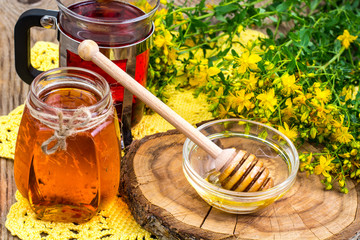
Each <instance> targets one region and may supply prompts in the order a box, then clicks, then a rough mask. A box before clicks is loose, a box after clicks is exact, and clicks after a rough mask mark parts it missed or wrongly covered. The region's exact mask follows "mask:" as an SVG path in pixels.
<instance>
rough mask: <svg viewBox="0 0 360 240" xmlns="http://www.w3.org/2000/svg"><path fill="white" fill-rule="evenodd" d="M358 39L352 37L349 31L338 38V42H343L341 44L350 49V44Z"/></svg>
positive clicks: (345, 31)
mask: <svg viewBox="0 0 360 240" xmlns="http://www.w3.org/2000/svg"><path fill="white" fill-rule="evenodd" d="M356 39H357V36H352V35H350V33H349V31H348V30H346V29H345V30H344V33H343V34H342V35H340V36H338V37H337V40H340V41H341V44H342V45H343V46H344V47H345V48H349V46H350V43H352V42H353V41H355V40H356Z"/></svg>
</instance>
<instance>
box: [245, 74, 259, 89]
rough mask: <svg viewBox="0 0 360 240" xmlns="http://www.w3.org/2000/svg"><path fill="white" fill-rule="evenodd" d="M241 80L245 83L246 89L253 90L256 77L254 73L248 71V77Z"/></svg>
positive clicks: (256, 80)
mask: <svg viewBox="0 0 360 240" xmlns="http://www.w3.org/2000/svg"><path fill="white" fill-rule="evenodd" d="M241 81H242V82H244V83H245V84H246V89H247V90H255V88H256V83H257V82H258V78H257V77H255V73H250V76H249V79H246V78H243V79H241Z"/></svg>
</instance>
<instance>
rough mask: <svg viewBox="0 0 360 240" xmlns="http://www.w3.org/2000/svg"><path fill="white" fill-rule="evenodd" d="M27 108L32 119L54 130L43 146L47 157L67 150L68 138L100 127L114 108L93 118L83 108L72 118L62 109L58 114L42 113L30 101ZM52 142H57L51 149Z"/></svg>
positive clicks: (27, 102) (75, 112)
mask: <svg viewBox="0 0 360 240" xmlns="http://www.w3.org/2000/svg"><path fill="white" fill-rule="evenodd" d="M111 105H112V104H111ZM26 107H27V108H28V109H29V111H30V114H31V115H32V117H34V118H36V119H37V120H39V121H40V122H41V123H42V124H44V125H46V126H47V127H49V128H51V129H53V130H54V134H53V135H52V136H51V137H50V138H48V139H47V140H46V141H44V142H43V143H42V144H41V150H42V151H43V152H44V153H45V154H46V155H50V154H53V153H55V152H56V151H57V150H58V149H60V150H66V149H67V143H66V139H67V137H69V136H71V135H73V134H75V133H78V132H83V131H86V130H89V129H91V128H94V127H95V126H98V125H100V124H101V123H103V122H104V121H105V120H106V119H107V118H108V117H109V116H110V115H111V114H112V113H113V111H111V109H112V108H110V109H105V110H106V112H105V113H103V114H99V115H98V116H95V117H92V114H91V112H90V110H89V108H87V107H82V108H79V109H76V110H75V111H74V113H73V114H72V115H71V116H66V115H65V114H64V112H63V111H62V110H61V109H58V110H56V114H49V113H44V112H40V111H38V110H36V109H35V108H34V107H33V106H32V105H31V104H30V103H29V101H26ZM51 142H55V145H54V146H53V147H52V148H50V149H49V145H50V143H51Z"/></svg>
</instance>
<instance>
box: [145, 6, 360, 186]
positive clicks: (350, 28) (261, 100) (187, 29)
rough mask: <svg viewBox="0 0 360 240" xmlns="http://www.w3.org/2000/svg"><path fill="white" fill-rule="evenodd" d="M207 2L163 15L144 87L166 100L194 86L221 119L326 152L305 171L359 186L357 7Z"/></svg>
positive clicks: (307, 158)
mask: <svg viewBox="0 0 360 240" xmlns="http://www.w3.org/2000/svg"><path fill="white" fill-rule="evenodd" d="M162 2H163V3H164V1H162ZM207 2H208V1H204V0H203V1H201V2H200V3H198V4H196V5H194V4H193V6H191V4H189V3H188V2H187V1H186V2H185V3H184V5H182V6H179V5H176V4H174V2H171V1H169V2H167V3H165V4H166V5H165V7H164V8H163V9H161V10H160V11H158V13H157V16H156V19H155V26H156V28H155V29H156V30H155V36H154V47H153V49H152V53H151V57H150V68H149V80H148V86H147V87H148V88H149V89H150V91H152V92H153V93H154V94H155V95H157V96H158V97H159V98H161V99H162V100H164V101H166V97H167V96H166V93H165V92H164V87H165V86H166V85H167V84H169V83H172V84H176V86H177V88H178V89H181V88H193V89H196V91H195V97H196V95H197V94H199V93H205V94H206V96H207V101H208V103H209V106H210V109H209V111H211V112H212V114H213V116H214V117H215V118H228V117H239V118H247V119H251V120H255V121H260V122H262V123H266V124H268V125H271V126H273V127H275V128H277V129H278V130H279V131H281V132H282V133H284V134H285V135H286V136H288V137H289V138H290V139H291V140H292V141H293V142H294V143H295V144H296V145H297V146H298V147H300V146H301V144H303V143H304V142H305V141H306V142H310V143H312V144H314V145H317V146H319V148H321V152H320V153H301V155H300V160H301V166H300V168H301V169H300V170H302V171H307V173H309V174H318V175H320V174H321V175H323V180H322V182H323V183H324V185H325V188H326V189H331V188H332V187H333V184H334V183H336V182H337V183H338V184H339V186H340V189H341V191H342V192H344V193H347V192H348V189H347V187H346V182H345V180H346V179H349V178H351V179H354V180H356V181H360V154H359V151H360V134H359V126H360V109H359V105H360V92H359V76H360V75H359V74H360V62H359V58H360V54H359V46H360V45H359V43H360V42H359V39H358V35H359V33H360V11H359V7H360V6H359V2H358V1H319V0H316V1H310V0H306V1H300V0H286V1H279V0H275V1H271V2H270V3H262V1H254V0H249V1H237V0H236V1H235V0H222V1H220V2H219V3H218V4H208V3H207ZM189 5H190V7H189ZM254 30H259V31H262V32H263V33H259V32H255V31H254ZM254 34H255V35H256V36H258V37H257V38H256V39H255V40H251V41H248V40H247V39H249V37H250V38H251V37H252V39H254V38H253V35H254Z"/></svg>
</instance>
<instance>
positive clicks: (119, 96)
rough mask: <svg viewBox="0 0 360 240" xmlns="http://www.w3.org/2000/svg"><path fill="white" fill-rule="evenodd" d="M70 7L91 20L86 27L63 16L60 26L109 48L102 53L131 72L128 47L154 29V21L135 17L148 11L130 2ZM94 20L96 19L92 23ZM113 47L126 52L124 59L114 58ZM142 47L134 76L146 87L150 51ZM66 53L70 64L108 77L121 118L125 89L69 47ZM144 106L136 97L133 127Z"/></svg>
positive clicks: (71, 35)
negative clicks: (152, 22) (128, 63)
mask: <svg viewBox="0 0 360 240" xmlns="http://www.w3.org/2000/svg"><path fill="white" fill-rule="evenodd" d="M68 9H69V10H71V11H73V12H75V13H77V14H79V15H81V16H83V17H86V18H88V21H89V22H90V23H88V26H87V27H86V29H84V27H83V26H81V24H80V25H79V24H77V21H76V19H73V18H71V17H70V16H67V17H64V16H63V17H61V29H62V30H63V32H64V33H65V34H67V35H68V36H70V37H71V38H73V39H75V40H77V41H82V40H85V39H92V40H94V41H95V42H97V43H98V44H99V46H100V48H102V49H103V51H106V52H103V53H104V54H105V55H106V56H107V57H109V58H110V59H111V60H112V61H113V62H114V63H115V64H116V65H118V66H119V67H120V68H122V69H123V70H124V71H125V72H128V69H127V67H128V66H127V62H128V61H127V59H128V58H129V57H131V55H133V54H134V51H133V50H131V51H130V50H129V49H130V48H133V49H135V48H134V44H135V45H136V44H137V43H139V42H141V41H143V40H144V39H146V38H148V37H149V35H150V34H151V32H152V24H151V23H149V21H151V20H146V21H145V20H141V21H139V20H138V21H134V19H135V18H138V17H141V16H143V15H144V14H145V13H144V12H143V11H142V10H141V9H139V8H138V7H135V6H133V5H131V4H128V3H124V2H119V1H102V2H99V1H84V2H79V3H76V4H74V5H70V6H69V7H68ZM91 21H94V22H93V23H91ZM99 21H100V22H101V23H99ZM104 48H105V50H104ZM114 48H115V49H116V50H119V49H120V50H122V51H123V53H124V54H122V56H123V58H124V59H121V60H114V58H117V59H119V56H112V54H113V55H116V53H114ZM127 48H128V49H127ZM139 49H141V48H139ZM143 49H144V50H143V51H140V52H139V54H138V53H136V54H138V55H137V56H136V69H135V71H134V72H135V77H134V78H135V80H136V81H138V82H139V83H141V84H142V85H143V86H145V84H146V78H147V69H148V65H149V50H148V48H143ZM137 51H138V50H137ZM66 56H67V57H66V64H67V66H76V67H83V68H86V69H89V70H93V71H95V72H97V73H99V74H101V75H102V76H103V77H105V79H106V80H107V81H108V83H109V84H110V87H111V92H112V96H113V99H114V102H115V107H116V110H117V112H118V114H119V116H118V118H119V120H121V116H120V115H121V112H122V102H123V99H124V96H123V92H124V88H123V87H122V86H121V85H120V84H118V83H117V82H116V80H114V79H113V78H112V77H110V76H109V75H108V74H106V73H105V72H104V71H103V70H101V69H100V68H99V67H97V66H96V65H95V64H93V63H92V62H87V61H84V60H82V59H81V58H80V57H79V56H78V55H77V54H76V53H74V52H72V51H70V50H67V53H66ZM143 106H144V104H143V103H142V102H141V101H139V100H138V99H137V98H136V97H135V96H134V97H133V107H132V121H131V122H132V125H133V126H134V125H136V124H137V123H138V122H139V121H140V120H141V118H142V116H143Z"/></svg>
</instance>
